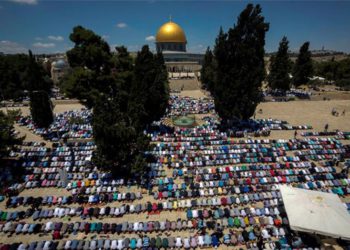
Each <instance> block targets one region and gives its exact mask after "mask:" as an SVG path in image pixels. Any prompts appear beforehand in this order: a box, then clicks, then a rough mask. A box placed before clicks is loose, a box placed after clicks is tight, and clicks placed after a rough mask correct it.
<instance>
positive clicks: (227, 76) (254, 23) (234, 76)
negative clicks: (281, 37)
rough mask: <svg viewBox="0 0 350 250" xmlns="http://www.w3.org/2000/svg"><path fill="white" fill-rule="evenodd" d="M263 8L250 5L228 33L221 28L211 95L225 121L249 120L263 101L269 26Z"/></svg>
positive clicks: (215, 51)
mask: <svg viewBox="0 0 350 250" xmlns="http://www.w3.org/2000/svg"><path fill="white" fill-rule="evenodd" d="M264 20H265V19H264V17H263V16H262V14H261V7H260V5H256V6H254V5H253V4H248V5H247V7H246V8H245V9H244V10H243V11H242V12H241V14H240V15H239V17H238V20H237V23H236V25H235V26H234V27H232V28H230V29H229V30H228V32H227V33H225V32H224V31H223V30H222V29H220V32H219V35H218V37H217V39H216V43H215V48H214V55H215V61H216V70H215V84H214V86H213V88H212V89H210V91H211V93H212V94H213V96H214V100H215V108H216V111H217V112H218V114H219V116H220V117H221V118H222V119H223V122H224V123H226V122H228V121H232V120H233V119H248V118H249V117H251V116H252V115H253V114H254V112H255V108H256V106H257V105H258V103H259V102H260V100H261V84H262V80H263V79H264V77H265V69H264V54H265V52H264V45H265V33H266V32H267V31H268V29H269V24H268V23H266V22H265V21H264Z"/></svg>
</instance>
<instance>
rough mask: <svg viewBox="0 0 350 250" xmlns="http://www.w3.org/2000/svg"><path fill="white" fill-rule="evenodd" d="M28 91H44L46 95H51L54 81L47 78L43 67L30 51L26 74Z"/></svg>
mask: <svg viewBox="0 0 350 250" xmlns="http://www.w3.org/2000/svg"><path fill="white" fill-rule="evenodd" d="M25 80H26V89H27V90H29V91H36V90H42V91H45V92H46V93H48V94H50V93H51V88H52V81H51V79H50V78H48V77H45V70H44V68H43V66H41V65H39V64H38V63H37V61H36V59H35V57H34V55H33V53H32V51H30V50H29V56H28V66H27V69H26V73H25Z"/></svg>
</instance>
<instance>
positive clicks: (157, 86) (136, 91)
mask: <svg viewBox="0 0 350 250" xmlns="http://www.w3.org/2000/svg"><path fill="white" fill-rule="evenodd" d="M132 84H133V85H132V86H131V96H130V98H131V99H130V105H129V113H130V114H131V117H132V120H133V122H134V125H135V127H136V128H137V129H139V130H142V129H144V128H145V127H146V126H147V125H149V124H150V123H152V122H153V121H155V120H159V119H160V118H161V117H162V116H163V115H164V113H165V110H166V107H167V105H168V100H169V87H168V76H167V71H166V67H165V64H164V59H163V55H162V54H156V55H153V53H152V52H151V51H150V50H149V48H148V46H147V45H145V46H143V47H142V50H141V51H140V52H138V54H137V57H136V60H135V68H134V80H133V82H132Z"/></svg>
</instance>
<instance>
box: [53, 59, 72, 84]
mask: <svg viewBox="0 0 350 250" xmlns="http://www.w3.org/2000/svg"><path fill="white" fill-rule="evenodd" d="M68 70H69V65H68V63H67V62H66V61H65V60H64V59H63V58H60V59H57V60H55V61H53V62H52V63H51V79H52V81H53V82H54V83H58V82H59V81H60V80H61V79H62V77H63V76H64V75H65V74H66V73H67V72H68Z"/></svg>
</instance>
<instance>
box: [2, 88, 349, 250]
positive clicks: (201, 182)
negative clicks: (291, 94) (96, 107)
mask: <svg viewBox="0 0 350 250" xmlns="http://www.w3.org/2000/svg"><path fill="white" fill-rule="evenodd" d="M214 112H215V111H214V104H213V101H212V100H211V99H209V98H205V99H204V98H203V99H194V98H190V97H180V96H178V95H173V96H171V98H170V106H169V110H168V113H167V115H166V116H168V117H171V116H178V115H187V114H207V115H208V116H207V117H204V118H203V125H200V126H196V127H193V128H189V127H186V128H183V127H174V128H171V129H164V130H162V131H156V130H153V131H151V132H150V131H147V134H148V136H149V137H150V138H151V140H152V145H153V147H152V148H151V149H150V150H149V151H146V152H145V154H146V155H151V156H152V158H153V159H154V160H153V161H152V162H150V163H148V172H147V175H146V176H145V177H144V179H143V180H142V182H141V183H135V181H134V180H124V179H114V178H113V177H112V175H111V174H110V173H108V172H105V171H102V170H100V169H98V168H97V167H96V166H95V165H94V163H93V161H92V156H93V151H94V150H95V149H96V146H95V144H94V142H92V141H80V142H75V141H74V139H75V138H90V137H91V135H92V129H91V124H90V122H91V111H88V110H81V111H69V112H64V113H61V114H56V116H55V122H54V123H53V125H52V126H51V127H50V128H49V130H42V129H40V128H35V126H34V125H33V123H32V121H31V119H30V118H29V117H22V118H20V119H19V120H18V123H19V124H21V125H24V126H27V127H28V128H30V129H31V130H32V131H33V132H34V133H36V134H40V135H42V136H43V137H44V138H45V137H47V138H55V137H56V136H58V137H59V138H69V139H71V140H70V141H68V142H60V143H54V144H53V146H52V147H47V146H46V145H45V144H43V143H37V142H25V143H23V145H22V146H21V147H20V148H18V150H15V151H13V152H11V156H12V157H17V158H18V159H19V161H18V162H19V163H18V162H9V163H8V166H6V168H5V169H4V171H3V173H0V178H1V181H2V183H8V186H7V187H6V188H4V191H3V192H4V193H3V194H2V195H1V196H0V206H1V209H0V250H2V249H4V250H5V249H20V250H29V249H32V250H40V249H45V250H49V249H84V250H85V249H86V250H87V249H120V250H121V249H175V248H176V249H197V248H204V247H209V248H225V249H232V248H237V249H240V248H242V249H254V250H258V249H271V250H272V249H320V244H319V242H318V241H317V240H316V239H315V237H314V235H308V234H302V233H297V232H295V231H294V230H292V229H291V228H290V226H289V220H288V215H287V213H286V211H285V208H284V205H283V200H282V196H281V193H280V185H291V186H293V187H298V188H303V189H309V190H319V191H323V192H330V193H334V194H337V195H338V196H339V197H341V198H344V197H349V195H350V178H349V175H348V173H346V172H344V171H339V167H340V164H343V162H345V163H346V162H348V161H349V159H350V147H349V146H347V145H344V144H343V143H342V141H341V140H349V139H350V133H349V132H341V131H338V132H336V133H333V132H332V133H331V132H328V133H323V132H312V131H304V130H311V129H312V127H311V126H307V125H290V124H288V123H287V122H285V121H279V120H274V119H256V120H254V121H253V122H252V121H251V124H250V125H249V126H248V127H249V128H250V129H251V130H249V132H251V131H254V130H256V129H259V130H260V131H267V130H268V131H273V130H303V132H302V133H301V135H302V137H301V138H290V139H276V140H275V139H269V138H268V137H266V138H259V137H255V138H249V137H248V136H247V134H246V132H247V131H244V130H242V128H244V127H247V124H239V125H237V127H232V128H231V129H230V130H228V131H226V132H223V131H222V130H220V129H219V122H218V120H217V116H216V115H215V114H214ZM211 113H213V114H212V115H211ZM72 118H74V119H73V120H72ZM233 131H235V133H236V134H235V133H233ZM239 131H240V133H242V134H239V136H236V135H237V132H239ZM56 132H58V134H56ZM51 134H52V137H51V136H50V135H51ZM349 165H350V164H349ZM14 167H16V168H18V169H21V171H22V172H23V174H22V179H21V180H14V179H13V178H12V176H11V174H10V169H11V168H14ZM52 190H54V194H53V193H52ZM36 191H37V192H36ZM46 191H47V193H46ZM344 206H347V208H348V209H350V204H346V203H344ZM349 211H350V210H349ZM29 236H30V237H32V238H30V240H28V239H27V238H24V237H29ZM2 237H3V238H7V239H12V240H11V243H9V241H6V242H7V243H6V242H2V240H1V239H2ZM22 237H23V239H26V240H23V241H22V240H21V239H22Z"/></svg>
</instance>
